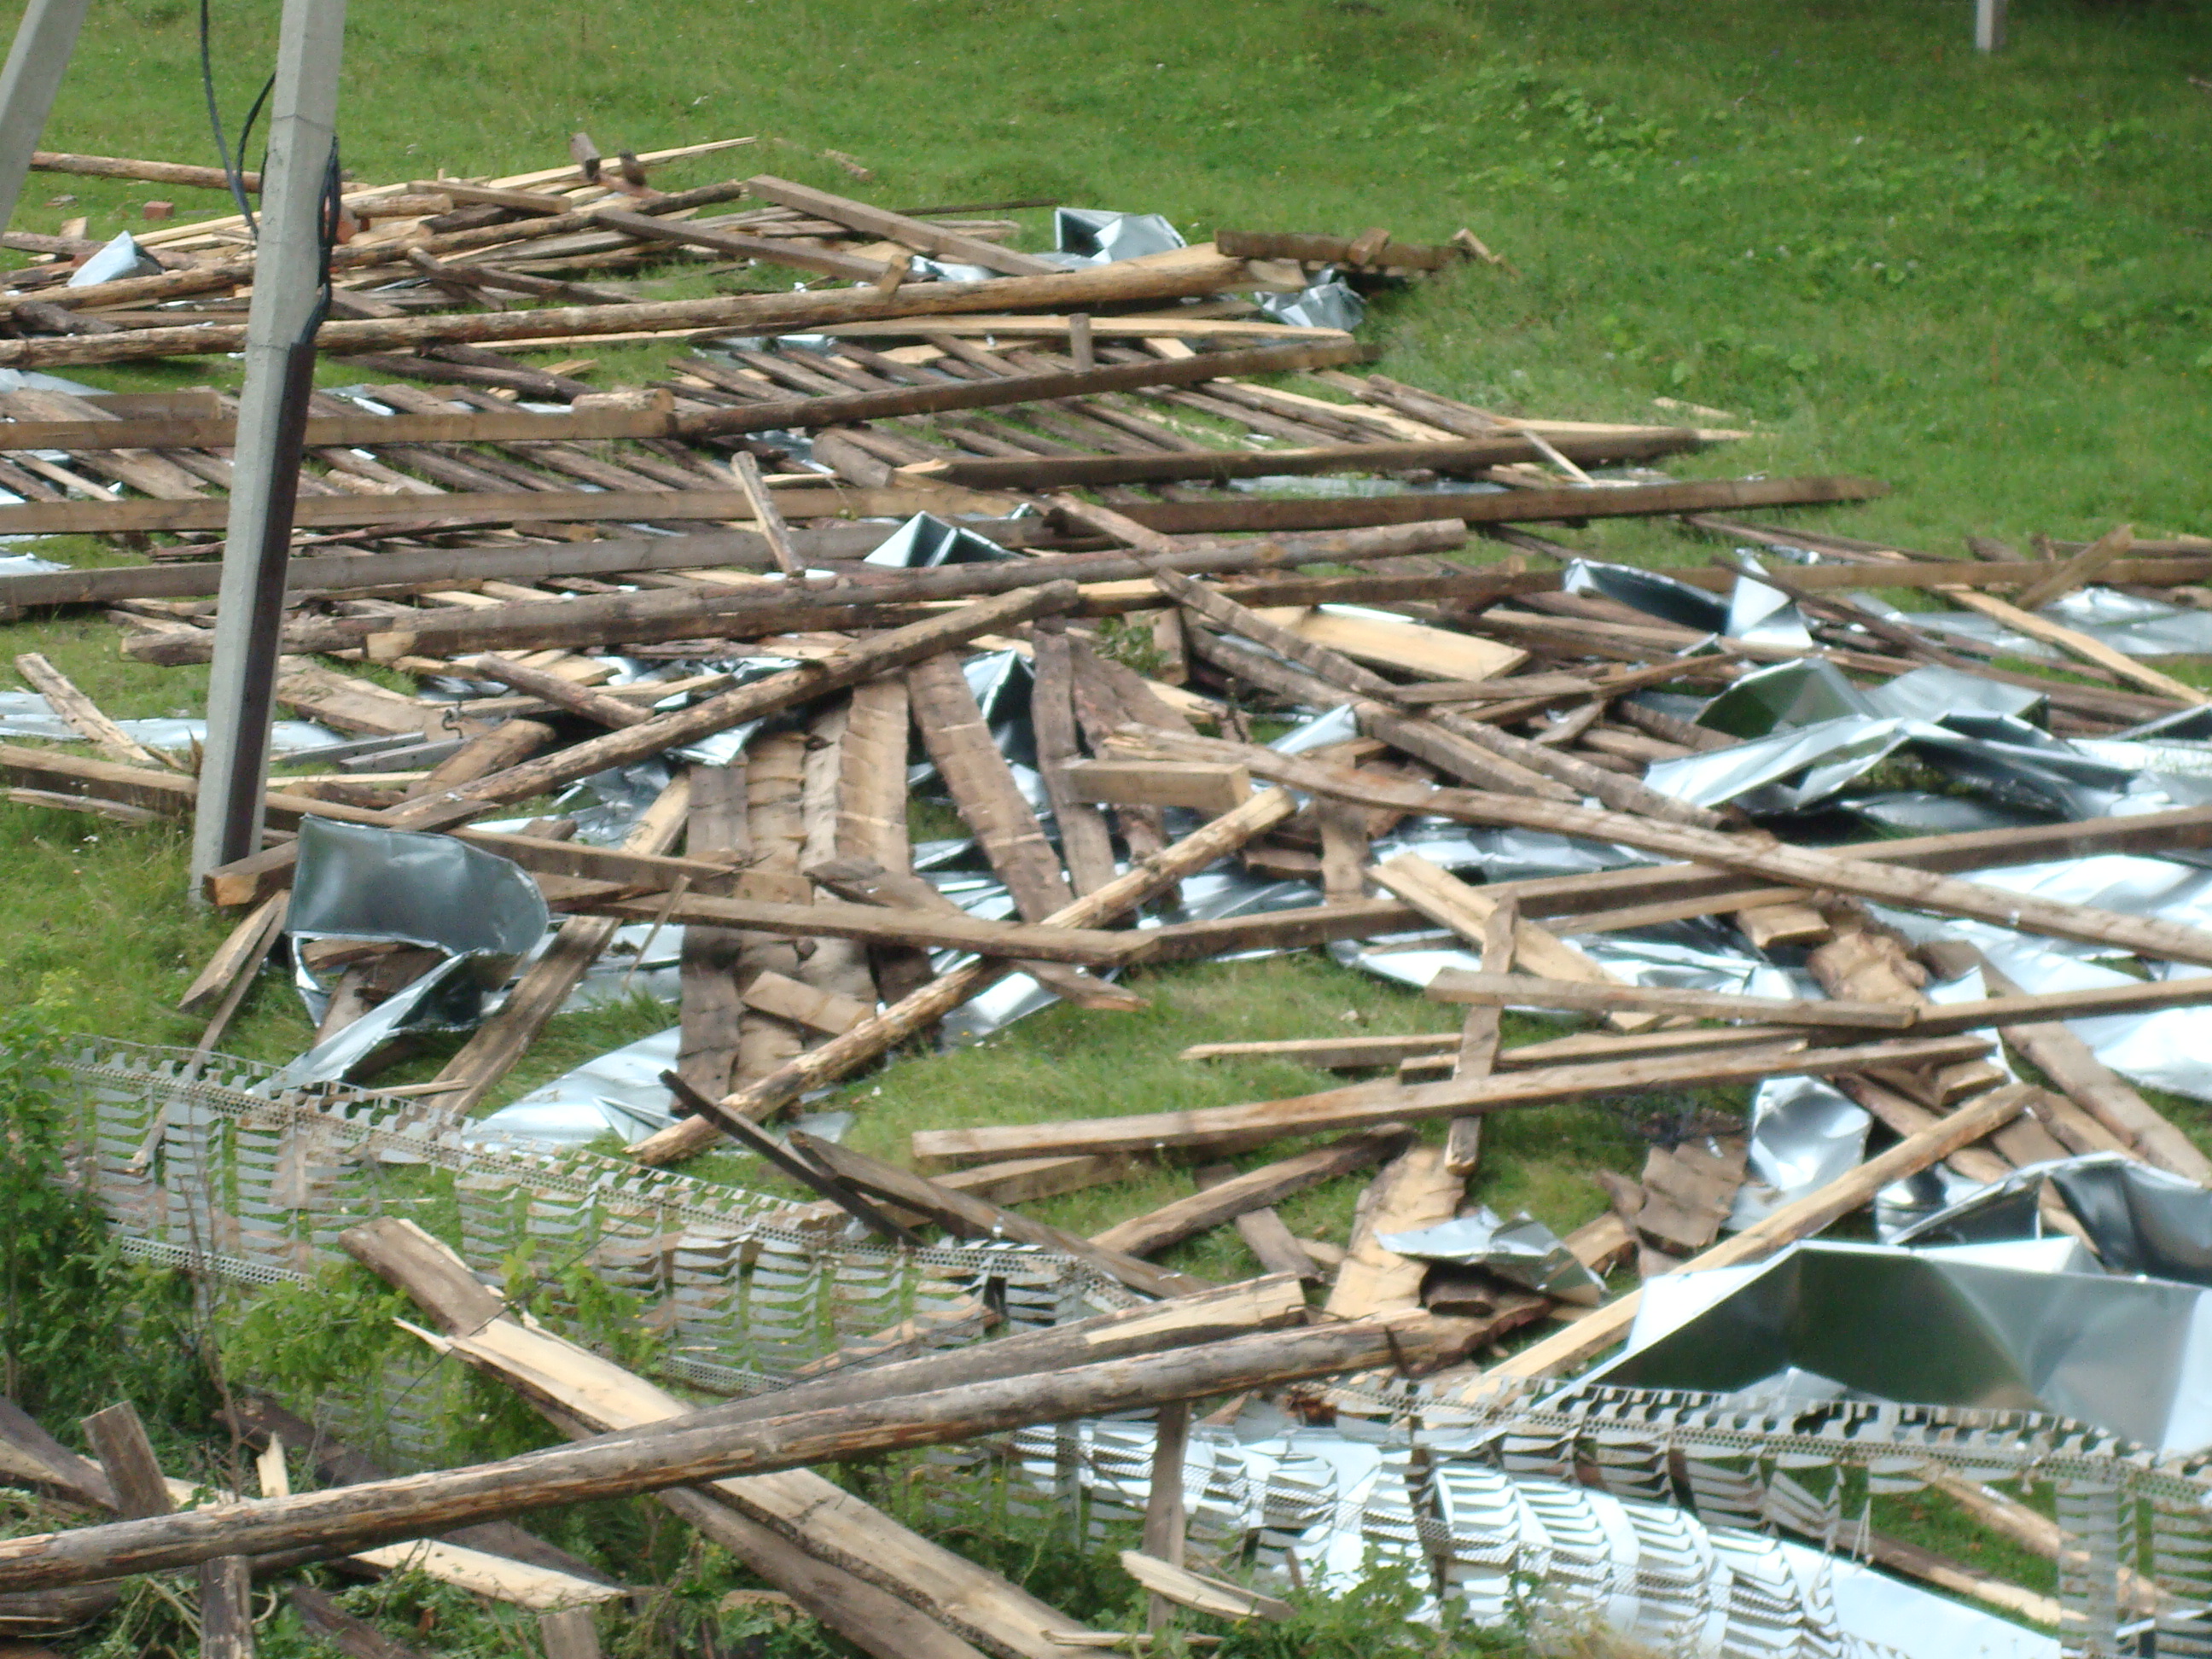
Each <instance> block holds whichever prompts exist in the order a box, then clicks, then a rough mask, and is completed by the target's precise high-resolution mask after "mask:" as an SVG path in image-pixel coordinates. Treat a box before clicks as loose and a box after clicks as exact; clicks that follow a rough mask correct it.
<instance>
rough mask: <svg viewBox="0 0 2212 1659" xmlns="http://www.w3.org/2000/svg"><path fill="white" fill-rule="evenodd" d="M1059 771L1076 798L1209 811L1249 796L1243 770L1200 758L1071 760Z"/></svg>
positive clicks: (1247, 775) (1246, 774)
mask: <svg viewBox="0 0 2212 1659" xmlns="http://www.w3.org/2000/svg"><path fill="white" fill-rule="evenodd" d="M1063 775H1064V776H1065V777H1066V780H1067V786H1068V788H1069V791H1070V793H1072V794H1073V798H1074V799H1077V800H1079V801H1103V802H1107V803H1111V804H1117V805H1121V804H1125V805H1134V806H1187V807H1189V808H1190V809H1191V810H1192V811H1198V812H1203V813H1205V814H1206V815H1207V816H1208V817H1213V816H1215V815H1216V814H1218V813H1222V812H1226V811H1229V810H1230V809H1231V807H1233V806H1235V805H1237V804H1238V803H1239V802H1241V801H1246V800H1249V799H1251V797H1252V775H1251V774H1250V773H1249V772H1247V771H1246V770H1245V769H1243V767H1241V766H1216V765H1212V764H1209V763H1206V762H1204V761H1120V760H1086V761H1076V762H1074V763H1072V764H1070V765H1068V766H1067V767H1066V769H1064V773H1063Z"/></svg>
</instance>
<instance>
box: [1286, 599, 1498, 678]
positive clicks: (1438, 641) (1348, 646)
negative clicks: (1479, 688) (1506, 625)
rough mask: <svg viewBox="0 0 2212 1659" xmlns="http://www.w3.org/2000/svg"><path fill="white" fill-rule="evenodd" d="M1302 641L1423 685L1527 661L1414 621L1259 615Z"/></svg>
mask: <svg viewBox="0 0 2212 1659" xmlns="http://www.w3.org/2000/svg"><path fill="white" fill-rule="evenodd" d="M1260 614H1261V616H1263V617H1266V618H1267V620H1268V621H1270V622H1272V623H1276V624H1278V625H1279V626H1280V627H1283V628H1287V629H1290V630H1291V632H1292V633H1294V634H1296V635H1298V636H1299V637H1300V638H1301V639H1304V640H1307V641H1310V642H1312V643H1313V644H1315V645H1318V646H1322V647H1327V648H1328V650H1331V651H1336V652H1340V653H1343V654H1344V655H1345V656H1347V657H1350V658H1351V659H1352V660H1353V661H1355V662H1364V663H1372V664H1374V665H1376V666H1378V667H1383V668H1390V669H1395V670H1396V671H1398V672H1400V673H1401V674H1410V675H1413V676H1415V677H1417V678H1421V679H1425V680H1486V679H1491V678H1495V677H1497V676H1498V675H1501V674H1510V673H1511V672H1512V671H1514V670H1515V669H1516V668H1518V667H1519V666H1520V665H1522V663H1524V662H1526V661H1528V653H1527V652H1525V651H1523V650H1522V649H1520V647H1517V646H1510V645H1500V644H1499V643H1498V641H1495V640H1485V639H1478V638H1476V637H1475V636H1474V635H1470V634H1454V633H1451V632H1449V631H1448V630H1446V629H1441V628H1430V627H1428V626H1426V625H1425V624H1423V623H1416V622H1395V621H1394V622H1386V621H1383V620H1382V619H1381V618H1379V617H1346V616H1340V615H1338V614H1336V613H1335V612H1334V611H1327V610H1322V609H1320V608H1317V607H1316V608H1302V607H1291V608H1287V609H1277V608H1270V609H1266V610H1262V611H1261V613H1260Z"/></svg>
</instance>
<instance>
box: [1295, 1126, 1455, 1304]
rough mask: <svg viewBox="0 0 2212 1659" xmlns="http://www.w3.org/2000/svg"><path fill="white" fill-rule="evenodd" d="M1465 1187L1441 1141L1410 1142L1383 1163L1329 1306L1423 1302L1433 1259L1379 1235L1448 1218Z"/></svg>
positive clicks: (1426, 1225) (1338, 1274) (1338, 1272)
mask: <svg viewBox="0 0 2212 1659" xmlns="http://www.w3.org/2000/svg"><path fill="white" fill-rule="evenodd" d="M1466 1188H1467V1182H1466V1179H1465V1177H1464V1176H1456V1175H1454V1174H1452V1173H1451V1172H1450V1171H1449V1170H1447V1169H1445V1168H1444V1155H1443V1148H1441V1147H1438V1146H1420V1145H1416V1146H1409V1147H1407V1149H1406V1150H1405V1151H1404V1152H1401V1153H1400V1154H1399V1155H1398V1156H1397V1157H1396V1158H1393V1159H1392V1160H1391V1161H1390V1162H1389V1164H1385V1165H1384V1166H1383V1172H1382V1173H1381V1174H1380V1175H1378V1176H1376V1177H1375V1183H1374V1185H1373V1187H1371V1188H1370V1189H1369V1193H1368V1196H1367V1199H1366V1200H1363V1208H1362V1212H1361V1214H1360V1218H1359V1220H1358V1224H1357V1225H1355V1226H1354V1227H1353V1228H1352V1244H1351V1249H1350V1250H1349V1252H1348V1253H1347V1254H1346V1257H1345V1259H1344V1264H1343V1266H1341V1267H1339V1268H1338V1269H1337V1270H1336V1283H1335V1284H1334V1285H1331V1286H1330V1287H1329V1292H1328V1302H1327V1304H1324V1308H1325V1311H1326V1312H1327V1313H1328V1315H1329V1316H1331V1317H1333V1318H1336V1319H1359V1318H1364V1316H1367V1315H1370V1314H1378V1313H1392V1312H1396V1311H1399V1310H1404V1309H1409V1308H1418V1307H1419V1306H1420V1305H1421V1280H1422V1279H1423V1277H1424V1276H1425V1274H1426V1273H1427V1272H1428V1269H1429V1264H1428V1263H1427V1262H1425V1261H1415V1260H1413V1258H1411V1257H1409V1256H1402V1255H1398V1254H1397V1253H1396V1252H1395V1251H1394V1250H1388V1249H1384V1248H1383V1245H1382V1244H1381V1243H1380V1242H1379V1240H1378V1237H1377V1236H1378V1235H1380V1234H1383V1233H1408V1232H1417V1231H1419V1230H1420V1229H1422V1228H1424V1227H1434V1226H1437V1225H1439V1224H1441V1223H1443V1222H1446V1221H1449V1220H1450V1219H1451V1218H1452V1216H1453V1215H1454V1213H1455V1212H1456V1211H1457V1210H1458V1207H1459V1200H1460V1194H1462V1192H1464V1191H1465V1190H1466Z"/></svg>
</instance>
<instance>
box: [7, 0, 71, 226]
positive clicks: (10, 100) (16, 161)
mask: <svg viewBox="0 0 2212 1659" xmlns="http://www.w3.org/2000/svg"><path fill="white" fill-rule="evenodd" d="M91 3H92V0H31V3H30V5H29V7H28V8H27V9H26V10H25V11H24V13H23V21H22V22H21V24H19V25H18V26H17V27H16V30H15V46H13V47H12V48H11V49H10V50H9V53H8V63H7V66H6V67H5V68H4V69H0V229H5V228H7V226H8V222H9V221H10V220H11V219H13V218H14V217H15V198H16V197H18V196H20V195H21V194H22V191H23V179H24V176H25V175H26V174H27V173H29V172H30V170H31V152H32V151H33V150H35V149H38V147H39V136H40V134H41V133H43V132H44V131H46V115H47V112H49V111H51V110H52V108H53V106H54V94H55V93H56V92H57V91H58V90H59V89H60V88H61V84H62V73H63V71H64V70H67V69H68V68H69V60H70V52H73V51H75V50H76V32H77V26H78V25H79V24H81V23H82V22H83V21H84V14H85V10H86V9H87V8H88V7H89V6H90V5H91Z"/></svg>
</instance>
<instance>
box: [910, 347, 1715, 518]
mask: <svg viewBox="0 0 2212 1659" xmlns="http://www.w3.org/2000/svg"><path fill="white" fill-rule="evenodd" d="M1164 361H1168V362H1185V363H1188V362H1200V363H1203V362H1206V361H1207V359H1206V358H1204V357H1197V358H1182V359H1179V360H1178V359H1166V360H1164ZM1131 367H1136V365H1131ZM969 384H981V385H986V386H987V385H989V384H990V382H988V381H984V382H970V383H969ZM1155 384H1157V382H1156V383H1155ZM1184 384H1188V382H1184ZM969 407H971V408H973V407H975V405H974V404H970V405H969ZM1698 443H1699V439H1698V435H1697V434H1696V433H1694V432H1689V431H1668V430H1662V429H1658V428H1654V429H1652V430H1650V431H1648V432H1641V433H1636V434H1632V435H1631V434H1623V435H1620V436H1619V437H1605V438H1595V437H1594V438H1567V439H1562V440H1561V441H1560V442H1559V449H1560V451H1561V453H1565V454H1566V455H1567V456H1568V457H1569V459H1572V460H1576V461H1580V462H1583V463H1585V464H1587V465H1592V466H1595V465H1604V464H1608V463H1613V462H1618V461H1624V460H1644V459H1653V458H1656V457H1658V456H1662V455H1671V454H1676V453H1680V452H1681V451H1683V450H1686V449H1694V448H1696V447H1698ZM1539 459H1543V456H1542V453H1541V451H1540V450H1539V449H1538V447H1536V445H1535V444H1534V443H1533V442H1531V441H1529V440H1528V439H1526V438H1518V437H1512V436H1510V435H1501V436H1498V437H1496V438H1487V439H1474V440H1467V439H1462V440H1458V441H1453V442H1449V443H1435V442H1418V443H1394V444H1331V445H1327V446H1322V447H1309V448H1303V449H1265V450H1234V449H1200V450H1176V451H1168V452H1164V453H1149V454H1139V455H1040V456H1037V457H1036V458H1035V459H1019V458H1006V459H996V458H994V459H970V458H969V457H967V456H964V455H963V456H960V457H957V458H956V459H951V460H945V461H933V462H926V463H922V464H921V465H918V466H916V467H915V474H916V475H918V476H922V477H932V478H941V479H943V480H944V481H945V483H957V484H960V485H963V486H964V487H965V488H967V489H1018V490H1045V489H1076V488H1080V489H1097V488H1100V487H1103V486H1106V485H1111V484H1133V483H1175V482H1177V481H1179V480H1193V481H1206V482H1213V481H1218V480H1222V479H1227V478H1263V477H1279V476H1285V475H1287V476H1297V475H1302V474H1309V473H1317V472H1344V473H1367V472H1396V471H1413V470H1415V469H1421V468H1428V469H1434V470H1436V471H1446V472H1479V471H1481V470H1483V469H1485V468H1487V467H1492V466H1504V465H1511V464H1512V463H1514V462H1516V461H1533V460H1539Z"/></svg>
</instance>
